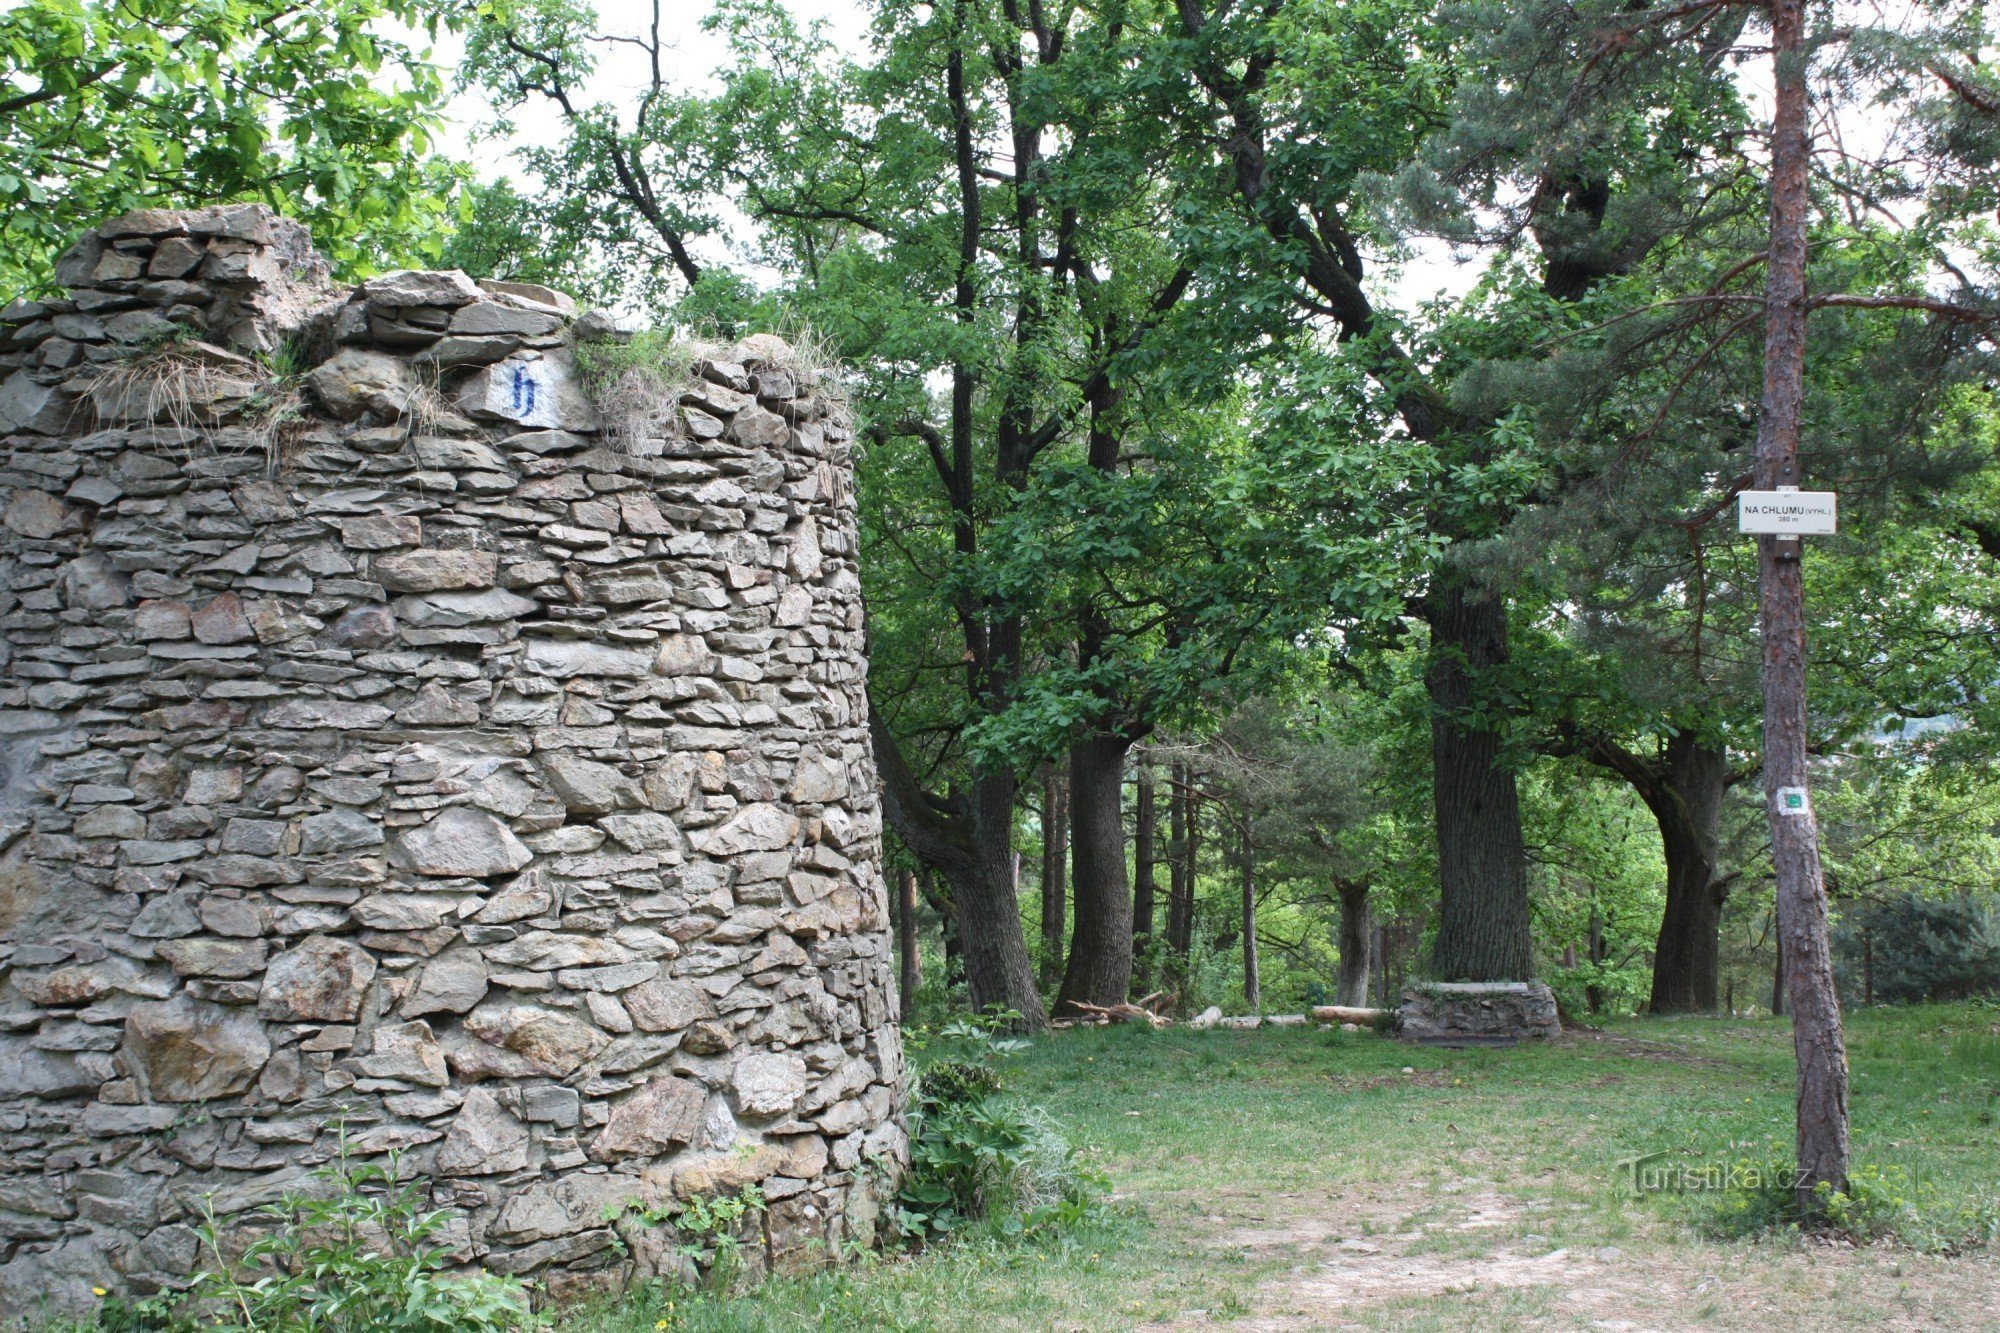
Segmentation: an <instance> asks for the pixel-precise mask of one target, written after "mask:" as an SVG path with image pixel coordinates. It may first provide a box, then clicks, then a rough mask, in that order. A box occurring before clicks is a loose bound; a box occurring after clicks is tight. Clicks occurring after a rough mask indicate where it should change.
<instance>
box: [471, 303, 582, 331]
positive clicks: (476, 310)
mask: <svg viewBox="0 0 2000 1333" xmlns="http://www.w3.org/2000/svg"><path fill="white" fill-rule="evenodd" d="M562 326H563V320H562V316H560V315H557V314H554V313H552V312H548V311H541V310H523V309H519V308H517V307H514V306H508V305H502V304H500V303H499V302H497V301H475V302H473V303H472V304H471V305H467V306H461V307H460V308H459V309H458V310H457V311H455V312H454V313H453V314H452V317H451V331H452V332H453V333H463V334H492V333H505V334H512V335H516V336H519V337H523V338H541V337H546V336H547V335H548V334H551V333H554V332H555V331H556V330H557V329H559V328H561V327H562Z"/></svg>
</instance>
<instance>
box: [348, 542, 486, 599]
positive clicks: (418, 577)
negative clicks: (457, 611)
mask: <svg viewBox="0 0 2000 1333" xmlns="http://www.w3.org/2000/svg"><path fill="white" fill-rule="evenodd" d="M374 569H375V578H376V581H377V582H379V583H380V584H381V585H382V586H383V587H385V588H387V589H388V590H389V591H390V592H440V591H446V590H450V589H454V588H490V587H492V586H493V578H494V575H495V574H496V573H498V572H499V562H498V561H497V560H495V559H494V557H493V555H492V553H491V552H488V551H460V550H440V549H436V548H424V549H419V550H415V551H407V552H404V553H403V554H401V555H378V556H376V557H375V564H374Z"/></svg>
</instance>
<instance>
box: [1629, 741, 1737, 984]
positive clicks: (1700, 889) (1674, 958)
mask: <svg viewBox="0 0 2000 1333" xmlns="http://www.w3.org/2000/svg"><path fill="white" fill-rule="evenodd" d="M1728 792H1729V754H1728V752H1727V751H1726V750H1725V749H1724V748H1723V747H1722V746H1721V745H1718V744H1714V743H1712V742H1708V741H1702V740H1698V739H1696V738H1695V737H1694V736H1693V735H1692V734H1691V733H1687V732H1681V733H1678V734H1676V735H1675V736H1674V737H1672V738H1671V739H1670V740H1669V741H1668V742H1667V752H1666V763H1665V765H1664V769H1663V771H1662V773H1661V782H1660V785H1659V788H1658V790H1657V791H1656V792H1655V793H1654V794H1652V796H1651V798H1650V799H1648V801H1647V805H1648V806H1649V807H1650V808H1651V809H1652V812H1653V818H1654V820H1655V821H1656V822H1657V823H1658V824H1659V826H1660V847H1661V850H1662V851H1663V852H1664V853H1665V855H1666V862H1667V905H1666V912H1665V914H1664V915H1663V916H1662V917H1661V919H1660V936H1659V939H1658V941H1657V942H1656V943H1655V945H1654V948H1653V992H1652V999H1651V1002H1650V1004H1649V1006H1648V1007H1649V1008H1650V1009H1651V1011H1652V1012H1653V1013H1656V1014H1692V1013H1711V1012H1713V1011H1714V1009H1715V1007H1716V1004H1717V1001H1718V998H1719V997H1718V995H1717V990H1718V986H1719V975H1718V974H1719V970H1720V966H1721V931H1722V903H1723V899H1724V898H1725V896H1726V889H1725V888H1724V886H1723V884H1722V882H1721V880H1720V879H1719V877H1718V876H1717V875H1716V863H1717V861H1718V860H1719V859H1720V856H1721V846H1722V803H1723V798H1724V797H1725V796H1727V795H1728Z"/></svg>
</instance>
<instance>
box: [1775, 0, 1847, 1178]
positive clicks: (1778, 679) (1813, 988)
mask: <svg viewBox="0 0 2000 1333" xmlns="http://www.w3.org/2000/svg"><path fill="white" fill-rule="evenodd" d="M1770 18H1771V52H1772V66H1773V69H1772V78H1773V84H1772V86H1773V98H1772V106H1773V114H1772V122H1771V246H1770V251H1769V255H1768V258H1767V259H1766V261H1765V264H1766V285H1765V296H1764V392H1763V401H1762V404H1761V409H1762V410H1761V413H1760V415H1759V418H1758V423H1757V456H1756V463H1755V467H1754V469H1753V472H1754V477H1755V483H1756V486H1757V488H1758V489H1759V490H1776V489H1778V488H1779V487H1781V486H1797V485H1798V484H1799V432H1800V416H1801V407H1802V403H1803V399H1804V396H1805V350H1806V222H1807V207H1808V202H1809V200H1808V195H1807V191H1808V184H1809V177H1810V169H1811V159H1812V143H1811V138H1810V129H1809V126H1808V124H1807V117H1808V114H1809V107H1808V103H1807V84H1806V79H1807V61H1808V53H1807V51H1806V34H1805V24H1806V15H1805V0H1770ZM1799 545H1800V543H1799V539H1798V538H1797V537H1773V536H1762V537H1759V538H1758V539H1757V574H1758V579H1757V584H1758V609H1759V613H1760V618H1761V622H1762V632H1763V646H1764V798H1765V806H1766V813H1767V817H1768V818H1769V821H1770V826H1771V864H1772V867H1773V869H1774V871H1775V872H1776V875H1777V883H1778V890H1777V899H1778V952H1779V957H1780V959H1781V960H1782V963H1781V965H1782V966H1783V968H1784V975H1785V992H1786V993H1785V998H1786V999H1787V1000H1788V1001H1789V1002H1790V1005H1791V1010H1792V1049H1793V1052H1794V1053H1795V1055H1796V1056H1797V1059H1798V1121H1797V1129H1798V1166H1799V1182H1798V1192H1799V1203H1800V1205H1801V1207H1802V1208H1803V1209H1805V1210H1806V1211H1807V1212H1808V1213H1810V1212H1813V1211H1816V1207H1817V1199H1816V1197H1815V1194H1814V1190H1815V1187H1817V1186H1819V1185H1821V1184H1825V1185H1828V1186H1830V1187H1831V1188H1833V1189H1836V1190H1844V1189H1846V1187H1847V1163H1848V1137H1847V1045H1846V1041H1845V1038H1844V1036H1843V1034H1842V1032H1841V1021H1840V1001H1839V998H1838V997H1837V996H1836V995H1835V993H1834V987H1833V951H1832V947H1831V944H1830V942H1829V940H1828V935H1827V904H1826V885H1825V882H1824V879H1823V878H1822V875H1821V871H1820V861H1819V827H1818V825H1817V823H1816V822H1815V821H1814V818H1813V811H1812V801H1811V799H1810V797H1809V796H1808V795H1807V790H1808V785H1809V783H1808V774H1807V768H1806V740H1807V737H1806V631H1805V584H1804V576H1803V570H1802V567H1801V560H1800V550H1799ZM1793 793H1796V800H1795V801H1792V800H1788V799H1787V796H1788V795H1790V794H1793Z"/></svg>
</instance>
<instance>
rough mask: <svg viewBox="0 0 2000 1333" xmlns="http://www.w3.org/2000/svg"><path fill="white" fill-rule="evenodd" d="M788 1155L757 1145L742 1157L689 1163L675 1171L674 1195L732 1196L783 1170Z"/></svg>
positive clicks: (718, 1158)
mask: <svg viewBox="0 0 2000 1333" xmlns="http://www.w3.org/2000/svg"><path fill="white" fill-rule="evenodd" d="M786 1159H787V1154H786V1152H785V1150H784V1149H783V1148H780V1147H778V1146H777V1145H776V1144H774V1143H760V1144H758V1145H757V1146H756V1147H755V1148H753V1149H751V1150H750V1151H748V1152H745V1153H731V1154H730V1155H729V1156H727V1157H711V1158H709V1159H708V1160H707V1161H704V1162H689V1163H688V1164H687V1165H685V1166H681V1167H677V1168H675V1170H674V1194H675V1195H676V1196H677V1197H679V1198H683V1199H695V1198H700V1197H702V1196H703V1195H712V1194H734V1193H735V1192H736V1191H738V1190H740V1189H742V1188H743V1187H744V1186H745V1185H752V1184H755V1183H756V1182H758V1181H760V1180H763V1179H764V1178H765V1177H767V1176H772V1175H776V1174H777V1173H778V1172H779V1171H780V1170H782V1169H783V1167H784V1165H785V1162H786Z"/></svg>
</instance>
